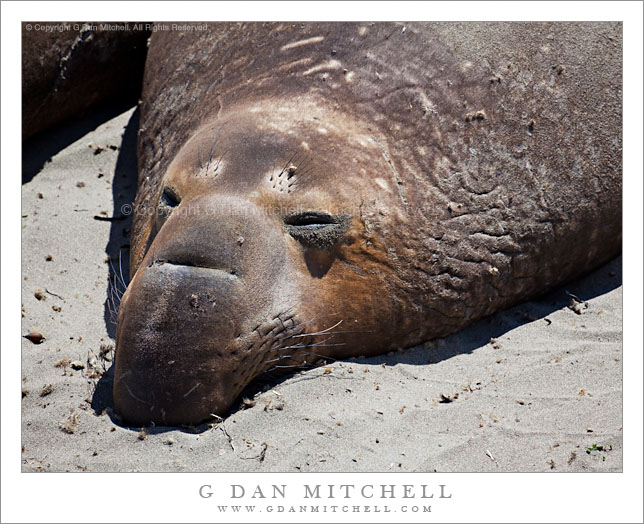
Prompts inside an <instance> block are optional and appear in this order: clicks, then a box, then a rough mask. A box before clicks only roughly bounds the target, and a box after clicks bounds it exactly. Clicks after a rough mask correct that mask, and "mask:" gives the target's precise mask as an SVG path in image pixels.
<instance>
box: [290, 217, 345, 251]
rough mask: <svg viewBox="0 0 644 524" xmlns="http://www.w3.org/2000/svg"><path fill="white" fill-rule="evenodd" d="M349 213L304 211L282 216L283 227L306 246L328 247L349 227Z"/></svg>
mask: <svg viewBox="0 0 644 524" xmlns="http://www.w3.org/2000/svg"><path fill="white" fill-rule="evenodd" d="M350 218H351V215H331V214H329V213H326V212H324V211H306V212H303V213H295V214H292V215H288V216H286V217H284V229H285V230H286V232H287V233H288V234H289V235H291V236H292V237H293V238H294V239H295V240H297V241H298V242H300V243H301V244H303V245H304V246H306V247H314V248H319V249H329V248H330V247H332V246H333V245H334V244H336V243H337V242H338V240H340V238H342V235H344V233H345V232H346V231H347V229H349V225H350V220H349V219H350Z"/></svg>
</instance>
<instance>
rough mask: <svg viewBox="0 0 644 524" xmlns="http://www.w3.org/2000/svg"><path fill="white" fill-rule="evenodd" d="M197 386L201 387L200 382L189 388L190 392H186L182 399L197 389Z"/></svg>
mask: <svg viewBox="0 0 644 524" xmlns="http://www.w3.org/2000/svg"><path fill="white" fill-rule="evenodd" d="M199 386H201V382H197V383H196V384H195V385H194V386H193V387H191V388H190V391H188V392H187V393H186V394H185V395H184V396H183V398H186V397H187V396H188V395H190V393H192V392H193V391H194V390H195V389H197V388H198V387H199Z"/></svg>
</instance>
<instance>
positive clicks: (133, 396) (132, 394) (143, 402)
mask: <svg viewBox="0 0 644 524" xmlns="http://www.w3.org/2000/svg"><path fill="white" fill-rule="evenodd" d="M123 384H125V389H127V392H128V393H129V394H130V396H131V397H132V398H133V399H134V400H138V401H139V402H141V403H142V404H146V405H148V406H149V405H150V403H149V402H146V401H145V400H141V399H140V398H139V397H137V396H136V395H135V394H134V393H132V390H131V389H130V386H128V385H127V382H124V383H123Z"/></svg>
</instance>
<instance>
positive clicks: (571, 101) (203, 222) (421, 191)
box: [114, 23, 621, 425]
mask: <svg viewBox="0 0 644 524" xmlns="http://www.w3.org/2000/svg"><path fill="white" fill-rule="evenodd" d="M620 42H621V26H620V24H613V23H545V24H541V23H539V24H537V23H492V24H480V23H465V24H452V23H431V24H423V23H419V24H391V23H376V24H354V23H321V24H318V23H316V24H300V23H297V24H295V23H289V24H257V23H252V24H209V26H208V30H207V31H201V32H196V31H190V30H186V31H168V32H157V33H155V34H154V35H153V36H152V38H151V43H150V49H149V54H148V59H147V63H146V70H145V78H144V88H143V101H142V106H141V128H140V131H139V133H140V134H139V143H138V148H139V149H138V154H139V186H138V193H137V198H136V203H135V204H136V213H135V218H134V225H133V230H132V238H131V244H132V250H131V255H130V256H131V270H132V272H133V275H134V276H133V278H132V280H131V282H130V284H129V287H128V289H127V291H126V292H125V294H124V296H123V299H122V302H121V305H120V310H119V314H118V327H117V349H116V368H115V377H114V401H115V408H116V410H117V412H118V413H119V414H120V415H121V416H122V417H123V420H124V421H126V422H127V423H129V424H137V425H138V424H147V423H156V424H163V425H177V424H191V423H198V422H200V421H203V420H205V419H207V418H209V417H211V416H212V415H224V414H225V413H226V412H227V410H229V409H230V408H231V406H232V405H233V403H234V401H235V400H236V398H237V397H238V395H239V394H240V392H241V391H242V390H243V388H244V387H245V386H246V385H248V384H249V382H251V381H252V380H253V379H254V378H255V377H258V376H259V375H261V374H263V373H265V372H268V371H270V370H284V371H288V370H293V369H296V368H298V367H301V366H306V365H310V364H312V363H314V362H315V361H316V360H318V359H322V358H332V359H339V358H347V357H352V356H358V355H375V354H379V353H384V352H387V351H390V350H391V349H394V348H398V347H408V346H412V345H415V344H418V343H420V342H423V341H426V340H429V339H431V338H434V337H441V336H445V335H447V334H449V333H452V332H455V331H457V330H459V329H461V328H462V327H464V326H465V325H467V324H469V323H471V322H472V321H474V320H476V319H478V318H481V317H483V316H485V315H490V314H491V313H493V312H495V311H497V310H500V309H502V308H506V307H508V306H510V305H512V304H514V303H516V302H518V301H520V300H524V299H526V298H528V297H532V296H534V295H537V294H541V293H544V292H545V291H547V290H549V289H551V288H552V287H553V286H556V285H558V284H561V283H563V282H565V281H567V280H569V279H572V278H574V277H576V276H578V275H580V274H582V273H584V272H587V271H589V270H591V269H592V268H594V267H596V266H598V265H599V264H601V263H603V262H605V261H607V260H609V259H610V258H611V257H614V256H615V255H617V254H618V253H619V251H620V248H621V45H620Z"/></svg>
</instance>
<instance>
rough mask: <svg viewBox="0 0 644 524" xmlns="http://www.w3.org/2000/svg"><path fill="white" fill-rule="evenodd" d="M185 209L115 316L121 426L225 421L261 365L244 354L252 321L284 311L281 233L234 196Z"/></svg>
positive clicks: (165, 230) (158, 240)
mask: <svg viewBox="0 0 644 524" xmlns="http://www.w3.org/2000/svg"><path fill="white" fill-rule="evenodd" d="M193 206H194V207H193V209H192V212H191V213H190V214H188V213H186V214H185V215H181V214H178V215H176V216H174V215H172V216H170V218H168V221H167V222H166V224H165V225H164V226H163V227H162V228H161V230H160V231H159V233H158V234H157V236H156V237H155V239H154V241H153V242H152V245H151V246H150V248H149V250H148V253H147V254H146V256H145V258H144V260H143V262H142V263H141V265H140V266H139V269H138V270H137V272H136V274H135V275H134V278H133V279H132V281H131V283H130V286H129V287H128V290H127V291H126V293H125V295H124V296H123V300H122V302H121V305H120V308H119V319H118V327H117V337H116V363H115V366H116V367H115V376H114V402H115V408H116V411H117V413H119V414H120V415H121V416H122V417H123V419H124V421H125V422H127V423H131V424H147V423H150V422H154V423H156V424H163V425H178V424H196V423H199V422H202V421H204V420H205V419H208V418H209V417H210V416H211V415H213V414H214V415H218V416H221V415H224V414H225V413H226V412H227V410H228V409H229V408H230V406H231V405H232V403H233V402H234V401H235V399H236V398H237V396H238V395H239V393H241V391H242V390H243V388H244V387H245V386H246V385H247V384H248V382H250V380H252V378H254V376H256V374H257V372H258V370H259V369H260V368H261V366H262V365H263V363H262V362H261V359H259V360H257V361H256V360H255V359H254V358H249V355H248V353H249V352H248V351H247V350H248V347H249V346H248V339H249V337H250V336H251V335H252V331H253V326H255V325H256V322H257V320H256V319H257V318H258V316H260V317H261V316H262V315H265V314H266V312H267V311H269V310H270V309H271V308H272V307H275V306H276V305H278V306H281V304H282V301H285V302H286V303H288V304H291V303H292V297H291V296H290V295H289V286H288V283H285V279H284V275H285V274H288V267H289V266H288V263H286V262H285V257H286V255H285V254H284V253H285V251H286V250H285V248H284V242H285V241H284V236H283V233H282V232H281V230H280V229H278V228H275V227H274V225H270V224H267V222H266V220H260V219H259V218H258V217H261V216H262V215H261V214H257V212H256V211H255V212H253V209H252V207H253V206H252V204H249V203H248V202H243V201H239V200H236V199H234V198H233V199H226V198H214V197H211V198H207V197H203V198H200V200H199V201H197V202H195V203H194V204H193ZM240 237H241V238H243V239H244V241H243V242H240V241H239V239H240ZM266 253H271V258H270V259H268V258H267V257H266ZM276 290H278V291H277V297H276ZM244 359H248V360H244Z"/></svg>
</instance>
